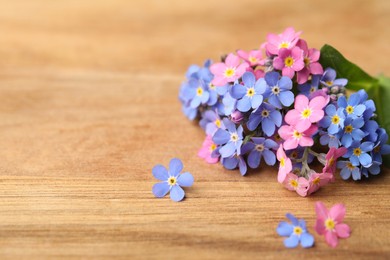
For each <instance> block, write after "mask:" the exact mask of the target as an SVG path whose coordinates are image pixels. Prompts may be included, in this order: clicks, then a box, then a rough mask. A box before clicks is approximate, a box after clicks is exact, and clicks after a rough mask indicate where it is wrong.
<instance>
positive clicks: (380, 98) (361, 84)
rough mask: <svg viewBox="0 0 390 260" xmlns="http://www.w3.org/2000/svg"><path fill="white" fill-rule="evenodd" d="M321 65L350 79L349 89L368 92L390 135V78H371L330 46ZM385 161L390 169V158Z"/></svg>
mask: <svg viewBox="0 0 390 260" xmlns="http://www.w3.org/2000/svg"><path fill="white" fill-rule="evenodd" d="M320 63H321V65H322V66H323V67H324V68H327V67H331V68H333V69H335V70H336V72H337V77H338V78H346V79H348V85H347V89H350V90H355V91H359V90H361V89H364V90H366V92H367V93H368V96H369V97H370V98H371V99H372V100H373V101H374V102H375V106H376V114H377V115H378V117H377V121H378V123H379V125H380V126H381V127H383V128H385V129H386V132H387V133H388V134H390V117H389V113H390V78H387V77H385V76H379V77H378V78H374V77H372V76H370V75H369V74H368V73H366V72H365V71H364V70H362V69H361V68H359V67H358V66H357V65H355V64H354V63H352V62H350V61H349V60H347V59H346V58H345V57H344V56H343V55H341V53H340V52H339V51H337V50H336V49H335V48H333V47H332V46H330V45H324V46H323V47H322V48H321V57H320ZM383 159H384V164H385V165H386V166H387V167H390V156H384V158H383Z"/></svg>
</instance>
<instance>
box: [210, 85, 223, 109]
mask: <svg viewBox="0 0 390 260" xmlns="http://www.w3.org/2000/svg"><path fill="white" fill-rule="evenodd" d="M207 90H208V92H209V93H210V98H209V101H208V102H207V105H209V106H211V107H212V106H215V105H216V104H217V102H218V100H219V99H220V98H222V97H223V96H224V95H225V93H226V92H227V90H228V86H221V87H216V86H215V85H213V83H211V82H210V83H208V85H207Z"/></svg>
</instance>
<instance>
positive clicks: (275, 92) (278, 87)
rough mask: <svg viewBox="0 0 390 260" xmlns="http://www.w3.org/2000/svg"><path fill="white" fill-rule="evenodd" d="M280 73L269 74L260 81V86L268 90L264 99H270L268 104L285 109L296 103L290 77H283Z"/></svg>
mask: <svg viewBox="0 0 390 260" xmlns="http://www.w3.org/2000/svg"><path fill="white" fill-rule="evenodd" d="M279 78H280V74H279V73H278V72H275V71H272V72H267V73H266V74H265V77H264V78H260V79H259V80H258V82H259V84H260V85H261V86H263V87H265V88H266V91H265V93H264V97H267V98H268V102H269V103H270V104H271V105H273V106H274V107H277V108H279V109H281V108H282V105H283V106H285V107H289V106H291V104H292V103H294V94H293V93H292V92H291V91H290V90H291V89H292V81H291V79H290V78H289V77H285V76H283V77H281V78H280V79H279Z"/></svg>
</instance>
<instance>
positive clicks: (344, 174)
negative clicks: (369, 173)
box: [337, 161, 362, 181]
mask: <svg viewBox="0 0 390 260" xmlns="http://www.w3.org/2000/svg"><path fill="white" fill-rule="evenodd" d="M337 168H339V169H341V172H340V176H341V178H342V179H343V180H348V179H349V178H351V176H352V178H353V180H355V181H357V180H360V179H361V178H362V176H361V173H360V169H359V167H357V166H355V165H353V164H352V163H351V162H350V161H338V162H337Z"/></svg>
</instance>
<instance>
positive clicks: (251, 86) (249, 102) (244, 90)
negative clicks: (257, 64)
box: [230, 72, 266, 112]
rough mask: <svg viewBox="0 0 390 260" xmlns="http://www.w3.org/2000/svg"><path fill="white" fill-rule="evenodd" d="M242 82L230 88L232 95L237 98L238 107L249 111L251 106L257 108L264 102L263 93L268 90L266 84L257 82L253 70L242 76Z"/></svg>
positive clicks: (243, 110) (242, 110) (240, 109)
mask: <svg viewBox="0 0 390 260" xmlns="http://www.w3.org/2000/svg"><path fill="white" fill-rule="evenodd" d="M242 84H244V85H241V84H235V85H233V87H232V88H231V90H230V95H231V96H232V97H233V98H235V99H237V109H238V110H239V111H241V112H248V111H249V110H250V109H251V108H252V109H257V108H258V107H259V106H260V105H261V103H262V102H263V94H264V92H265V90H266V86H265V85H264V84H260V82H259V81H257V82H256V78H255V75H254V74H253V73H252V72H245V73H244V75H243V76H242Z"/></svg>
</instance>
